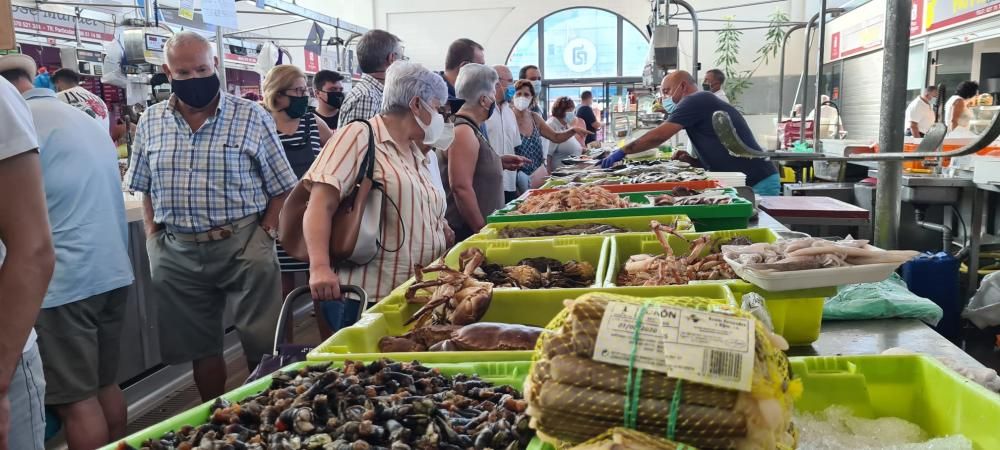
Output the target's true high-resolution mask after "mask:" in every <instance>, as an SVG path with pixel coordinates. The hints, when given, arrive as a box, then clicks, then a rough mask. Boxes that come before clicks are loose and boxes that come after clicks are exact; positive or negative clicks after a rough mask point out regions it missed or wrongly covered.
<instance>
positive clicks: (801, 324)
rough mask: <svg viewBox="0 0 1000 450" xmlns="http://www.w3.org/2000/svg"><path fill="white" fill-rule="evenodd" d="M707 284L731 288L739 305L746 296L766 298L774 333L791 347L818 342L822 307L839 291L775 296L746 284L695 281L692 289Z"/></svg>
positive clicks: (830, 288)
mask: <svg viewBox="0 0 1000 450" xmlns="http://www.w3.org/2000/svg"><path fill="white" fill-rule="evenodd" d="M705 284H723V285H726V286H729V289H731V290H732V291H733V296H735V297H736V303H737V304H739V303H740V301H741V299H742V298H743V295H745V294H749V293H751V292H754V293H757V294H760V296H761V297H764V306H765V307H766V308H767V312H768V314H769V315H770V316H771V324H772V325H774V332H775V333H777V334H780V335H781V337H783V338H785V340H786V341H788V344H789V345H792V346H797V345H809V344H812V343H813V342H816V340H817V339H819V332H820V328H822V326H823V303H824V302H825V301H826V299H827V298H828V297H832V296H834V295H836V294H837V289H836V288H832V287H829V288H815V289H799V290H794V291H780V292H772V291H768V290H765V289H761V288H760V287H757V286H754V285H752V284H750V283H747V282H746V281H743V280H719V281H693V282H691V284H690V285H695V286H698V285H705Z"/></svg>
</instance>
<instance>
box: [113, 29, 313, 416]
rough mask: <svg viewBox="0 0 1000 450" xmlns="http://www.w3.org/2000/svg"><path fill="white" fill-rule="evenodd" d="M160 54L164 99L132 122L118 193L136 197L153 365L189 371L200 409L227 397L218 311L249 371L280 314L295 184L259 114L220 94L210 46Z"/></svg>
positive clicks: (178, 47) (180, 44) (179, 43)
mask: <svg viewBox="0 0 1000 450" xmlns="http://www.w3.org/2000/svg"><path fill="white" fill-rule="evenodd" d="M164 55H165V56H166V64H164V65H163V71H164V72H165V73H166V74H167V75H168V76H169V77H170V80H171V83H170V84H171V87H172V88H173V95H171V96H170V100H169V101H165V102H160V103H157V104H155V105H153V106H150V107H149V109H148V110H147V111H146V114H144V115H143V116H142V119H141V120H140V121H139V125H138V127H137V130H136V136H135V144H134V146H133V148H132V157H131V160H130V161H129V168H128V172H127V173H126V174H125V182H124V187H125V189H127V190H129V191H132V192H136V191H138V192H142V193H144V194H146V195H145V196H144V199H143V216H144V218H145V223H146V236H147V238H146V247H147V250H148V252H149V265H150V273H151V275H152V280H153V281H152V289H153V295H154V296H155V298H156V301H157V305H158V313H157V319H158V328H159V330H160V337H159V341H160V354H161V355H162V357H163V360H164V362H165V363H167V364H181V363H185V362H192V368H193V371H194V380H195V384H196V385H197V386H198V392H199V393H200V394H201V398H202V399H204V400H209V399H213V398H216V397H218V396H219V395H221V394H222V393H223V392H225V386H226V362H225V360H224V359H223V356H222V350H223V334H222V330H223V328H222V316H223V312H224V311H225V309H226V308H227V306H228V307H229V308H230V310H231V311H232V312H233V316H234V319H235V320H234V322H235V326H236V330H237V332H238V333H239V335H240V341H241V342H242V344H243V351H244V353H245V355H246V358H247V365H248V367H249V368H253V367H255V366H256V365H257V363H259V362H260V360H261V357H262V356H263V355H264V353H270V351H271V345H272V343H273V339H274V330H275V323H276V322H277V317H278V313H279V312H280V309H281V301H280V296H281V286H280V281H279V272H278V258H277V255H276V254H275V247H274V239H275V237H276V236H277V224H278V212H279V211H280V210H281V206H282V204H284V201H285V197H286V196H287V195H288V193H289V192H290V191H291V190H292V187H293V186H294V185H295V182H296V181H297V178H296V177H295V174H294V173H293V172H292V168H291V167H290V166H289V163H288V160H287V159H286V158H285V153H284V151H283V150H282V146H281V142H280V141H279V140H278V136H277V133H275V129H276V125H275V123H274V120H272V118H271V116H270V115H269V114H268V113H267V111H265V110H264V108H262V107H261V106H260V105H257V104H256V103H253V102H251V101H249V100H244V99H241V98H238V97H236V96H233V95H230V94H227V93H225V91H224V90H222V89H220V85H219V84H220V83H219V77H218V74H217V73H216V70H217V68H216V67H217V65H218V58H216V57H213V56H212V44H211V43H209V42H208V41H207V40H206V39H205V38H204V37H202V36H201V35H199V34H197V33H194V32H190V31H183V32H179V33H177V34H174V35H173V36H172V37H171V38H170V39H169V40H167V42H166V44H165V45H164ZM227 303H231V304H230V305H227Z"/></svg>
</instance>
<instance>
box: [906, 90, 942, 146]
mask: <svg viewBox="0 0 1000 450" xmlns="http://www.w3.org/2000/svg"><path fill="white" fill-rule="evenodd" d="M937 96H938V89H937V86H934V85H931V86H927V87H925V88H924V91H923V92H922V93H921V94H920V95H918V96H917V98H915V99H913V101H912V102H910V105H909V106H907V107H906V135H907V136H913V137H924V134H925V133H927V131H928V130H930V129H931V126H933V125H934V120H935V119H936V116H935V115H934V107H932V106H931V102H932V101H933V100H934V99H936V98H937Z"/></svg>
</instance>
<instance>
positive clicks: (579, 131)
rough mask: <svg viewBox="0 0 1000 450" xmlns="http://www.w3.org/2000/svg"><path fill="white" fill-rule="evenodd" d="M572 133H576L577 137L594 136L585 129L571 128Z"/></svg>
mask: <svg viewBox="0 0 1000 450" xmlns="http://www.w3.org/2000/svg"><path fill="white" fill-rule="evenodd" d="M573 131H575V132H576V135H577V136H581V137H582V136H586V135H588V134H594V132H593V131H588V130H587V129H586V128H580V127H573Z"/></svg>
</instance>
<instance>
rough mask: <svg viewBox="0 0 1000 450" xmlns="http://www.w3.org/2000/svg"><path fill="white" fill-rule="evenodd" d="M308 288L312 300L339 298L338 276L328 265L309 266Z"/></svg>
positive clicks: (340, 296)
mask: <svg viewBox="0 0 1000 450" xmlns="http://www.w3.org/2000/svg"><path fill="white" fill-rule="evenodd" d="M309 290H310V291H311V292H312V298H313V300H321V301H322V300H340V299H341V298H342V295H341V293H340V278H339V277H337V274H336V273H335V272H334V271H333V269H331V268H330V266H320V267H317V266H311V267H309Z"/></svg>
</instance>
